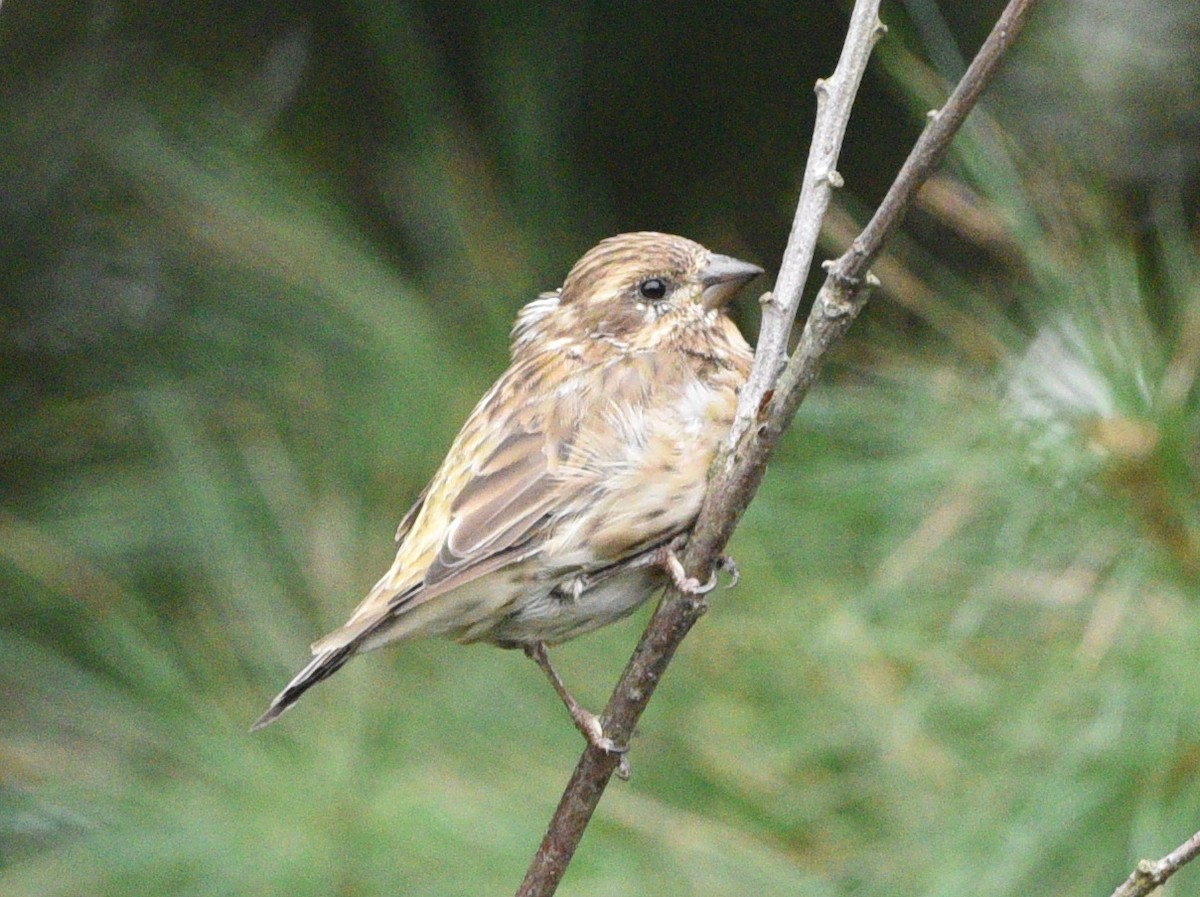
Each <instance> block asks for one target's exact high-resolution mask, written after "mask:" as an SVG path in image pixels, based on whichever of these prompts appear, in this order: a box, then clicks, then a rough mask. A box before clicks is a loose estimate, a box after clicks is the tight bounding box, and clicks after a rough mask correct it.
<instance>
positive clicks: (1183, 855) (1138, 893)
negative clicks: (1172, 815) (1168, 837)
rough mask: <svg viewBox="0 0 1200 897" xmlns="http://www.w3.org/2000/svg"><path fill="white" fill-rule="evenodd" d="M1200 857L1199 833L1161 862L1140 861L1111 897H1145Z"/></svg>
mask: <svg viewBox="0 0 1200 897" xmlns="http://www.w3.org/2000/svg"><path fill="white" fill-rule="evenodd" d="M1197 855H1200V832H1196V834H1194V835H1192V836H1191V837H1190V838H1188V839H1187V840H1186V841H1184V842H1183V843H1182V844H1180V845H1179V846H1178V847H1176V848H1175V849H1174V850H1172V851H1171V852H1170V853H1168V854H1167V855H1166V856H1165V857H1163V858H1162V859H1161V860H1157V861H1156V860H1142V861H1140V862H1139V863H1138V864H1137V868H1136V869H1134V870H1133V873H1132V874H1131V875H1130V876H1129V878H1127V879H1125V881H1123V882H1122V883H1121V885H1120V886H1119V887H1118V888H1117V889H1116V890H1115V891H1113V892H1112V897H1146V895H1147V894H1149V893H1150V892H1151V891H1153V890H1154V889H1155V888H1158V887H1161V886H1162V885H1164V884H1166V881H1167V879H1168V878H1170V877H1171V876H1172V875H1174V874H1175V873H1176V872H1178V871H1179V870H1180V869H1182V868H1183V867H1184V866H1186V865H1187V864H1188V863H1190V862H1191V861H1192V860H1194V859H1195V858H1196V856H1197Z"/></svg>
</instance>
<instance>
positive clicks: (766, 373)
mask: <svg viewBox="0 0 1200 897" xmlns="http://www.w3.org/2000/svg"><path fill="white" fill-rule="evenodd" d="M1034 2H1035V0H1010V2H1009V4H1008V6H1007V7H1006V8H1005V10H1004V12H1003V13H1002V14H1001V16H1000V19H999V20H998V21H997V23H996V26H995V27H994V28H993V29H992V32H991V34H989V35H988V38H987V40H986V41H985V42H984V44H983V46H982V47H981V48H980V50H979V53H978V54H977V55H976V57H975V59H974V61H973V62H972V63H971V65H970V67H969V68H968V69H967V71H966V73H965V74H964V75H963V78H962V80H961V81H960V82H959V83H958V86H957V87H955V89H954V91H953V93H952V94H951V95H950V97H949V99H948V100H947V102H946V104H945V106H943V107H942V109H941V110H939V111H938V112H936V113H934V114H932V115H931V116H930V120H929V123H928V125H927V126H926V129H925V131H924V133H923V134H922V135H921V137H920V139H919V140H918V141H917V143H916V145H915V146H914V147H913V150H912V152H911V153H910V154H909V157H908V159H907V160H906V161H905V163H904V165H903V167H902V168H901V170H900V173H899V175H898V176H897V178H896V181H895V183H894V184H893V185H892V188H891V189H890V190H889V191H888V194H887V196H886V197H885V198H884V200H883V202H882V203H881V204H880V207H879V210H878V211H877V212H876V213H875V216H874V217H873V218H872V219H871V221H870V223H868V225H867V227H866V228H865V229H864V230H863V232H862V233H861V234H860V235H859V236H858V238H857V239H855V240H854V242H853V243H852V244H851V247H850V250H849V251H848V252H847V253H846V254H845V255H843V256H842V257H841V258H839V259H838V260H837V261H836V262H835V263H833V264H831V265H827V269H828V271H829V274H828V277H827V278H826V280H825V284H824V286H823V287H822V288H821V290H820V292H819V293H818V295H817V300H816V303H815V304H814V306H813V311H812V313H811V314H810V315H809V318H808V322H807V323H806V324H805V327H804V332H803V334H802V335H801V337H800V342H799V344H798V346H797V348H796V351H795V353H794V354H793V355H792V356H791V358H790V359H789V360H788V361H787V363H786V365H785V366H783V372H782V374H780V373H779V370H780V367H781V365H780V363H779V362H780V361H782V360H783V359H785V358H787V339H788V335H789V331H790V329H791V320H792V318H791V317H788V316H787V315H788V312H789V310H790V314H791V315H794V314H795V308H796V307H797V306H798V305H799V294H800V291H801V290H802V289H803V284H804V278H803V277H800V276H797V275H798V273H799V272H800V271H801V270H803V271H804V272H805V273H807V270H808V264H809V263H808V261H806V260H804V259H802V258H799V257H798V254H799V253H801V252H803V251H805V250H804V249H803V245H802V244H804V242H805V241H804V240H801V239H798V238H797V235H798V234H800V233H804V232H808V231H809V230H811V229H813V228H818V227H819V220H818V221H816V222H811V221H807V220H806V221H804V222H801V221H799V220H797V221H796V222H795V223H794V224H793V228H792V239H791V240H789V243H788V249H787V252H786V254H785V257H784V259H783V262H782V264H781V265H780V272H781V274H780V280H779V283H778V284H777V287H778V288H779V289H778V293H777V295H776V296H775V297H767V299H766V302H767V309H766V311H767V312H768V314H767V315H766V316H765V318H764V329H763V333H762V334H760V337H759V345H758V349H757V352H756V362H755V369H756V372H758V373H757V375H755V374H752V381H751V382H750V383H748V384H747V386H746V388H745V390H744V392H745V397H744V399H743V401H742V403H741V408H742V410H743V412H745V411H747V410H748V413H743V414H741V415H740V416H739V423H740V424H741V426H742V429H741V431H740V436H739V435H738V434H737V433H736V432H735V434H734V438H735V439H736V444H734V445H732V447H727V448H726V449H725V451H723V452H722V453H721V454H720V455H719V456H718V458H717V459H716V461H715V462H714V464H713V470H712V474H711V475H712V480H711V484H710V487H709V491H708V494H707V496H706V497H705V501H704V505H703V507H702V508H701V510H700V516H699V518H698V520H697V522H696V527H695V529H694V531H693V533H692V536H691V538H690V540H689V542H688V546H687V549H686V551H685V554H684V557H683V562H684V565H685V567H686V568H687V569H688V570H689V571H691V573H692V575H694V576H696V577H697V578H698V579H700V581H702V582H703V581H704V580H705V579H707V577H708V575H709V574H710V573H711V572H712V570H713V568H714V565H715V563H716V559H717V558H718V556H719V555H720V552H721V551H722V550H723V549H724V547H725V545H726V543H727V542H728V541H729V538H730V536H731V535H732V534H733V531H734V528H735V527H736V526H737V523H738V521H739V520H740V519H741V516H742V513H743V512H744V511H745V509H746V507H747V506H748V505H749V504H750V500H751V499H752V498H753V497H754V493H755V492H756V491H757V489H758V485H759V483H760V482H761V481H762V477H763V474H764V472H765V470H766V465H767V460H768V459H769V457H770V455H771V452H772V450H773V449H774V447H775V445H776V443H777V442H778V440H779V437H780V436H781V435H782V433H783V432H784V431H785V430H786V429H787V427H788V425H789V424H790V423H791V420H792V417H793V416H794V415H795V413H796V410H797V409H798V408H799V406H800V403H801V402H802V401H803V400H804V397H805V395H807V393H808V390H809V389H810V388H811V386H812V384H813V383H814V382H815V381H816V378H817V376H818V374H819V373H820V370H821V368H822V366H823V364H824V359H825V355H826V353H827V352H828V350H829V348H830V347H831V346H832V345H834V344H835V343H836V342H837V341H838V340H839V339H840V338H841V337H842V335H843V334H844V333H845V332H846V330H847V329H848V328H849V327H850V324H851V323H852V322H853V321H854V319H855V318H856V317H857V316H858V313H859V312H860V311H861V309H862V307H863V305H864V304H865V303H866V298H867V289H868V287H869V286H870V285H871V278H870V276H869V274H868V273H867V270H868V267H869V266H870V264H871V261H872V260H873V259H875V258H876V257H877V256H878V254H879V252H880V250H881V249H882V247H883V245H884V243H885V242H886V241H887V239H888V238H889V237H890V236H891V235H892V234H893V233H894V232H895V230H896V228H898V227H899V225H900V222H901V220H902V219H903V217H904V213H905V212H906V211H907V209H908V207H909V205H910V204H911V202H912V199H913V197H914V195H915V194H916V192H917V190H918V189H919V188H920V186H921V184H922V183H924V181H925V180H926V178H928V176H929V174H930V173H931V172H932V171H933V169H934V168H935V167H936V166H937V164H938V163H939V162H940V161H941V159H942V158H943V156H944V155H945V153H946V150H947V148H948V147H949V144H950V141H951V139H952V138H953V136H954V134H955V132H956V131H957V130H958V127H959V126H960V125H961V124H962V121H963V119H964V118H965V117H966V115H967V113H968V112H969V111H970V109H971V108H972V107H973V106H974V104H975V103H976V101H977V100H978V99H979V95H980V94H981V93H982V92H983V90H984V88H985V87H986V86H987V84H988V82H989V81H990V80H991V78H992V76H993V74H994V73H995V71H996V68H997V67H998V65H999V63H1000V60H1001V59H1002V58H1003V56H1004V54H1005V52H1006V51H1007V50H1008V48H1009V46H1010V45H1011V44H1012V42H1013V40H1014V39H1015V38H1016V36H1017V33H1018V32H1019V31H1020V29H1021V26H1022V25H1023V24H1024V22H1025V19H1026V17H1027V15H1028V13H1029V10H1030V9H1031V7H1032V6H1033V5H1034ZM877 10H878V3H877V2H863V0H860V2H858V3H856V4H855V8H854V12H853V13H852V15H851V27H850V29H849V32H848V34H847V39H846V40H847V49H846V50H844V51H843V54H842V58H841V60H839V73H835V75H834V77H832V78H830V79H829V80H828V81H826V82H819V83H818V96H819V98H822V99H824V97H823V96H822V94H823V91H825V92H828V94H827V96H828V100H829V101H828V102H827V103H822V102H819V103H818V114H819V115H821V116H822V121H819V122H818V123H817V124H816V126H815V128H814V130H815V132H816V134H817V136H818V137H819V138H821V139H824V140H826V141H829V140H834V141H835V142H834V144H833V145H832V152H831V153H830V152H827V150H828V149H829V147H828V146H825V147H823V148H822V151H821V152H817V151H814V152H813V153H811V154H810V156H809V168H808V169H806V172H805V180H804V184H805V191H806V193H802V194H801V200H800V204H799V207H798V209H797V219H799V218H800V216H801V215H802V214H803V215H804V216H808V215H810V214H812V215H819V214H821V213H823V211H824V205H822V204H821V202H820V197H819V196H818V197H815V198H814V197H812V196H811V195H810V194H809V191H812V190H822V189H824V190H826V191H827V190H828V188H830V187H832V186H834V185H835V184H837V183H840V178H839V177H837V175H836V169H835V168H834V166H835V164H836V160H837V152H838V147H840V143H841V135H840V132H838V130H837V128H836V126H834V128H833V131H832V136H830V134H831V132H830V131H829V130H827V127H828V123H827V122H825V121H824V116H823V115H822V113H823V112H824V111H825V110H827V109H828V110H829V114H831V115H840V116H843V124H842V126H841V130H842V131H844V127H845V125H844V117H845V116H848V115H849V104H850V103H852V102H853V98H854V92H855V91H856V90H857V84H858V80H859V78H861V70H860V71H858V73H857V74H856V75H855V74H852V73H851V71H850V70H847V71H846V72H845V73H842V72H841V71H840V70H841V69H842V66H843V65H846V66H849V67H850V68H851V69H852V68H853V67H854V66H863V65H865V64H866V57H867V52H869V49H870V46H871V45H872V44H873V43H874V42H875V39H876V38H877V37H878V35H879V23H878V13H877ZM864 42H865V46H866V48H867V52H859V48H861V46H863V44H864ZM851 45H853V46H851ZM839 74H841V75H842V78H841V80H840V82H839ZM822 85H824V87H823V86H822ZM830 85H834V86H836V87H837V88H838V96H837V99H836V102H834V101H833V100H834V96H833V91H832V90H830ZM814 160H815V162H814ZM814 165H817V166H822V165H823V166H824V167H817V168H814V167H813V166H814ZM825 202H826V203H827V196H826V199H825ZM814 208H815V209H816V210H815V211H814ZM809 252H810V255H809V257H810V258H811V250H809ZM788 271H791V272H793V273H792V274H790V275H788V280H787V282H786V283H785V281H784V272H788ZM784 288H786V290H785V289H784ZM772 303H778V305H777V307H776V308H777V309H782V310H783V311H782V313H780V312H779V311H778V310H776V311H773V310H772V307H771V304H772ZM772 319H775V320H776V323H773V324H770V325H768V324H767V321H769V320H772ZM736 426H737V425H736V424H735V427H736ZM705 609H706V605H705V603H704V601H703V599H701V598H697V597H695V596H689V595H682V594H680V593H679V592H678V591H677V590H675V589H668V590H667V593H666V594H665V595H664V596H663V599H662V601H661V602H660V603H659V606H658V609H657V610H656V611H655V612H654V616H653V617H651V619H650V622H649V623H648V624H647V626H646V630H645V632H643V633H642V638H641V641H640V642H639V643H638V646H637V648H636V649H634V652H633V656H632V657H631V658H630V660H629V664H628V665H627V666H626V668H625V671H624V673H623V674H622V676H621V679H620V681H619V682H618V683H617V686H616V689H615V690H614V691H613V694H612V697H611V698H610V699H609V702H608V706H607V708H606V709H605V711H604V714H603V715H602V718H601V719H602V723H603V726H604V731H605V733H607V734H608V736H609V737H610V738H612V739H613V740H614V741H616V742H617V743H618V744H628V743H629V737H630V734H631V733H632V732H633V729H634V726H635V725H636V723H637V721H638V719H639V718H640V717H641V715H642V711H643V710H644V709H645V708H646V705H647V703H648V702H649V701H650V697H651V696H652V695H653V693H654V689H655V687H656V686H657V685H658V682H659V680H660V679H661V678H662V675H663V673H664V672H665V671H666V668H667V666H668V664H669V663H670V662H671V658H672V657H673V656H674V654H675V650H676V649H677V648H678V647H679V644H680V642H681V641H682V640H683V638H684V636H686V635H687V633H688V631H689V630H690V629H691V628H692V626H693V625H694V624H695V623H696V621H697V620H698V619H699V618H700V616H701V615H702V614H703V613H704V611H705ZM617 765H618V758H617V756H616V755H614V754H610V753H605V752H603V751H600V750H597V749H594V748H591V747H589V748H587V749H586V750H585V751H584V753H583V756H582V757H581V758H580V759H579V763H578V765H577V766H576V767H575V772H574V773H573V774H572V776H571V779H570V781H569V782H568V783H567V787H566V790H565V791H564V792H563V796H562V798H561V800H560V801H559V804H558V808H557V809H556V810H555V812H554V816H553V817H552V818H551V820H550V825H549V828H548V830H547V832H546V835H545V837H544V838H543V839H542V843H541V846H540V847H539V848H538V851H537V853H536V854H535V855H534V857H533V861H532V862H531V863H530V865H529V870H528V871H527V872H526V874H525V879H524V881H523V882H522V883H521V886H520V888H519V889H518V890H517V897H549V895H551V894H553V893H554V891H555V890H556V889H557V887H558V883H559V881H560V880H561V879H562V876H563V874H564V873H565V872H566V869H567V866H568V864H569V863H570V862H571V858H572V856H573V855H574V853H575V848H576V847H577V846H578V844H579V841H580V839H581V838H582V837H583V832H584V830H585V829H586V828H587V825H588V822H589V820H590V819H591V816H592V813H593V811H594V810H595V808H596V805H597V804H598V803H599V801H600V798H601V796H602V795H603V794H604V789H605V788H606V787H607V785H608V781H609V779H610V778H611V777H612V774H613V772H614V771H615V770H616V768H617Z"/></svg>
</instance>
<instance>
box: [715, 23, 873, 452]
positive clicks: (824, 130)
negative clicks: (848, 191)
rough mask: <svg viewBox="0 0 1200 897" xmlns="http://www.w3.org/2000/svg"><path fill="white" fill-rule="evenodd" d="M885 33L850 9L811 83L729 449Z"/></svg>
mask: <svg viewBox="0 0 1200 897" xmlns="http://www.w3.org/2000/svg"><path fill="white" fill-rule="evenodd" d="M886 32H887V28H886V27H885V26H884V24H883V23H882V22H880V21H879V2H878V0H875V2H868V3H856V4H855V6H854V10H853V11H852V12H851V14H850V24H849V26H848V27H847V30H846V42H845V43H844V44H843V45H842V55H841V57H840V58H839V59H838V64H837V68H835V69H834V71H833V74H832V75H830V76H829V77H828V78H821V79H819V80H818V81H817V84H816V94H817V115H816V118H815V119H814V121H813V139H812V144H811V145H810V147H809V150H808V162H807V163H806V164H805V166H804V181H803V184H802V186H801V189H800V200H799V202H798V203H796V214H795V216H794V217H793V218H792V232H791V234H789V236H788V244H787V248H786V249H785V250H784V252H783V259H782V260H781V262H780V265H779V275H778V276H777V277H776V278H775V289H774V291H772V292H771V293H768V294H767V295H765V296H764V297H763V299H762V305H763V313H762V326H761V327H760V328H759V334H758V348H757V351H756V352H755V353H754V367H753V368H752V369H751V371H750V379H749V380H748V381H747V383H746V385H745V387H743V389H742V393H741V398H740V401H739V402H738V410H737V416H736V417H735V419H734V422H733V427H732V428H731V429H730V432H729V438H728V440H727V442H728V445H729V447H730V448H732V447H733V446H735V445H737V443H738V440H740V439H741V438H742V434H744V433H745V432H746V430H747V429H749V427H750V425H751V424H752V423H753V421H754V418H755V416H756V415H757V414H758V412H759V403H760V402H761V401H762V397H763V396H764V395H766V393H767V391H768V390H770V389H771V388H772V386H773V385H774V383H775V381H776V380H777V379H778V378H779V375H780V373H781V372H782V371H783V367H784V364H785V362H786V361H787V350H788V337H789V336H790V335H791V332H792V324H793V322H794V321H795V320H796V312H797V311H798V310H799V308H800V300H801V298H803V294H804V284H805V282H806V281H807V280H808V271H809V268H810V267H811V266H812V260H813V255H814V254H815V253H816V251H817V240H818V239H819V238H820V236H821V222H822V221H823V220H824V219H825V211H826V210H827V209H828V208H829V200H830V198H831V197H832V196H833V191H834V190H835V189H837V188H839V187H841V186H842V176H841V175H840V174H839V173H838V170H837V163H838V156H839V154H840V153H841V149H842V140H843V138H844V137H845V135H846V126H847V125H848V124H849V122H850V110H851V108H852V107H853V105H854V97H855V96H856V95H857V94H858V87H859V85H860V84H861V83H862V76H863V72H865V71H866V69H867V60H868V59H869V58H870V56H871V50H872V49H874V47H875V44H876V43H877V42H878V40H879V38H881V37H882V36H883V35H884V34H885V33H886ZM732 459H733V455H732V453H730V454H729V455H728V457H727V461H726V463H732Z"/></svg>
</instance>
